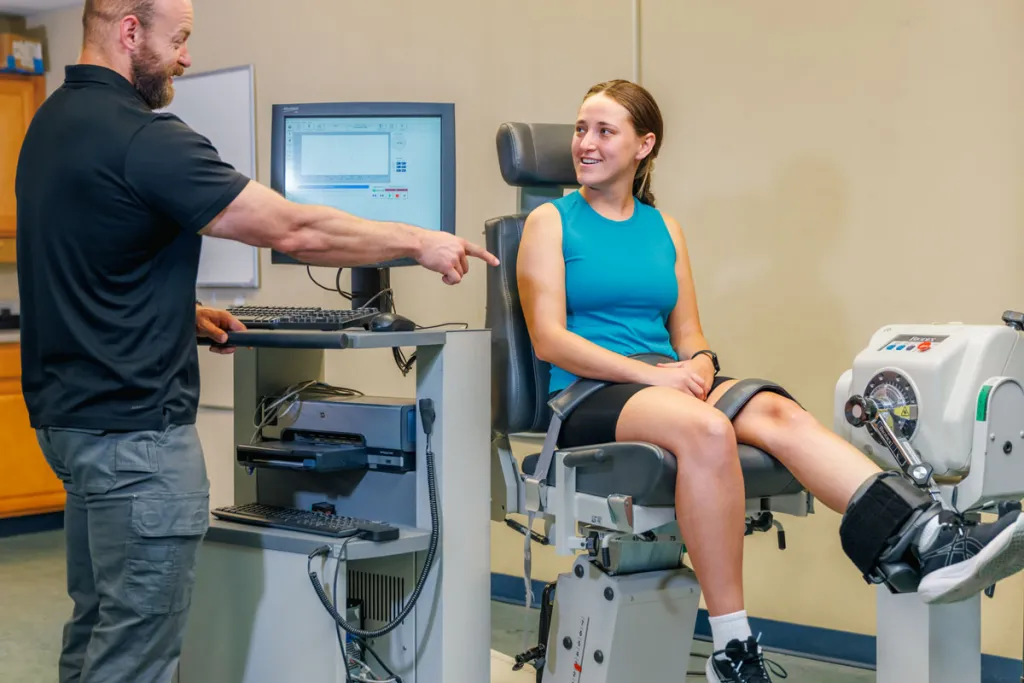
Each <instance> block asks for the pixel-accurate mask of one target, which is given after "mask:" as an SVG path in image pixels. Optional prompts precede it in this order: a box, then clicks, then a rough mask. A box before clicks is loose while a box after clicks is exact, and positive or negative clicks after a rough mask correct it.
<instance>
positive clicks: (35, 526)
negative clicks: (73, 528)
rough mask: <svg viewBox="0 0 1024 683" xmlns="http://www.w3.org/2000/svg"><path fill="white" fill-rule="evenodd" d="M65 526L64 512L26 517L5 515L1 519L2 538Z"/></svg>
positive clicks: (53, 529)
mask: <svg viewBox="0 0 1024 683" xmlns="http://www.w3.org/2000/svg"><path fill="white" fill-rule="evenodd" d="M63 528H64V513H63V512H51V513H49V514H45V515H28V516H26V517H5V518H3V519H0V538H4V537H6V536H20V535H21V534H35V533H39V532H40V531H55V530H57V529H63Z"/></svg>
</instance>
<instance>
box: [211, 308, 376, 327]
mask: <svg viewBox="0 0 1024 683" xmlns="http://www.w3.org/2000/svg"><path fill="white" fill-rule="evenodd" d="M227 311H228V313H230V314H231V315H233V316H235V317H236V318H238V319H239V320H240V321H241V322H242V324H243V325H245V326H246V328H248V329H250V330H321V331H331V330H347V329H350V328H353V327H363V326H365V325H366V324H367V323H369V322H370V320H371V319H372V318H373V317H374V316H375V315H377V314H378V313H380V311H379V310H378V309H376V308H320V307H319V306H234V307H231V308H228V309H227Z"/></svg>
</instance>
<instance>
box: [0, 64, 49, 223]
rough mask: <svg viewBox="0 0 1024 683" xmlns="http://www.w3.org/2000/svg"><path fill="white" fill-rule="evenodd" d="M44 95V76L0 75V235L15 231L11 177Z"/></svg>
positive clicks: (12, 181) (13, 174) (12, 178)
mask: <svg viewBox="0 0 1024 683" xmlns="http://www.w3.org/2000/svg"><path fill="white" fill-rule="evenodd" d="M45 96H46V80H45V78H44V77H43V76H18V75H15V74H0V237H13V236H14V234H15V226H16V222H15V212H16V208H17V207H16V203H15V200H14V176H15V172H16V171H17V169H18V154H19V153H20V152H21V142H22V140H23V139H24V138H25V131H27V130H28V124H29V122H30V121H31V120H32V116H33V115H34V114H35V113H36V109H38V108H39V105H40V104H42V103H43V99H44V98H45Z"/></svg>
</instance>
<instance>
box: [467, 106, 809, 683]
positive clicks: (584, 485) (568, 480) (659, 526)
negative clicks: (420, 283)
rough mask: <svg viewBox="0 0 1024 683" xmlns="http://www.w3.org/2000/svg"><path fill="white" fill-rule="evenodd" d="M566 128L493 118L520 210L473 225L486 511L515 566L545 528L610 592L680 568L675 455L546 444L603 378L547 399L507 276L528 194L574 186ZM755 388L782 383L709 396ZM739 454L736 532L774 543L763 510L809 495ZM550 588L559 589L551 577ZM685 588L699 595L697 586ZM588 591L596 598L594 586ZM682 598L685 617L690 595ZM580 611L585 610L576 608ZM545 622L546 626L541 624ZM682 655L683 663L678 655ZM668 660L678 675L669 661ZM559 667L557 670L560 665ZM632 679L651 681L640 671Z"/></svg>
mask: <svg viewBox="0 0 1024 683" xmlns="http://www.w3.org/2000/svg"><path fill="white" fill-rule="evenodd" d="M573 134H574V127H573V126H572V125H556V124H526V123H505V124H502V125H501V126H500V127H499V129H498V133H497V147H498V161H499V165H500V168H501V174H502V177H503V178H504V179H505V182H507V183H508V184H509V185H512V186H514V187H517V188H519V209H520V211H519V212H518V213H516V214H514V215H507V216H500V217H497V218H493V219H491V220H489V221H487V223H486V228H485V231H486V243H487V248H488V250H489V251H490V252H491V253H493V254H495V255H496V256H497V257H498V258H499V259H500V261H501V265H500V266H498V267H497V268H488V274H487V313H486V324H487V327H488V328H489V329H490V330H491V335H492V347H491V359H492V361H491V362H492V402H491V404H492V405H491V407H492V432H493V440H492V458H493V459H494V462H493V466H492V518H494V519H495V520H497V521H504V522H506V523H507V524H509V525H510V526H512V527H513V528H515V529H517V530H518V531H520V532H522V533H524V535H526V537H527V541H526V549H525V550H526V552H525V554H526V573H527V577H529V557H530V553H529V548H530V539H532V540H534V541H539V542H540V543H544V544H548V543H551V542H552V538H553V542H554V545H555V549H556V551H557V552H558V553H559V554H564V555H571V554H576V553H580V557H579V558H577V561H576V566H575V567H574V570H573V572H572V573H571V574H569V575H567V577H572V576H575V577H577V578H582V577H584V576H591V575H592V574H593V572H597V574H596V575H594V576H595V581H596V582H595V583H594V588H593V590H594V591H598V590H604V589H605V588H607V589H609V590H612V591H613V592H615V591H620V592H621V591H622V590H626V586H625V585H623V584H622V583H619V584H618V585H616V586H615V587H614V588H612V587H610V586H604V587H603V588H602V584H601V582H602V581H608V580H614V577H620V578H621V577H624V576H628V575H637V574H641V575H642V574H651V573H656V572H659V571H668V572H676V573H677V574H678V572H679V571H688V570H686V569H685V567H684V566H683V565H682V561H681V555H682V552H683V550H684V545H683V543H684V541H683V539H680V538H679V531H678V525H677V524H676V522H675V507H674V505H675V481H676V459H675V457H674V456H673V455H672V454H671V453H669V452H668V451H666V450H664V449H662V448H660V447H658V446H656V445H654V444H650V443H642V442H617V443H601V444H592V445H588V446H586V447H579V448H564V449H563V448H558V447H557V439H558V431H559V428H560V426H561V423H562V422H563V421H564V420H565V418H566V417H568V415H569V414H571V412H572V410H573V409H575V407H576V406H577V405H579V404H580V402H581V401H582V400H583V399H584V398H585V397H586V396H588V395H590V394H591V393H592V392H593V391H596V390H597V389H599V388H600V387H601V386H603V384H604V383H602V382H598V381H594V380H588V379H582V380H578V381H576V382H575V383H574V384H573V385H571V386H570V387H568V388H566V389H565V390H564V391H563V392H561V393H560V394H559V395H557V396H555V397H554V398H553V399H551V400H549V399H548V395H547V394H548V377H549V371H550V369H549V366H548V364H547V363H545V362H543V361H540V360H539V359H538V358H537V356H536V354H535V353H534V351H533V347H532V344H531V341H530V336H529V333H528V331H527V327H526V321H525V319H524V317H523V311H522V307H521V303H520V299H519V288H518V286H517V282H516V260H517V259H516V257H517V253H518V249H519V241H520V238H521V237H522V234H523V227H524V224H525V221H526V216H527V215H528V213H529V212H530V211H531V210H532V209H534V208H536V207H537V206H539V205H540V204H542V203H544V202H547V201H550V200H552V199H555V198H557V197H560V196H562V194H563V193H564V190H565V188H572V187H576V186H577V184H576V174H575V170H574V167H573V162H572V157H571V152H570V145H571V140H572V136H573ZM640 359H641V360H644V361H647V362H652V363H653V362H658V361H659V360H662V358H660V357H657V356H642V357H640ZM758 391H779V392H781V393H785V392H784V391H783V390H781V388H779V387H777V386H776V385H772V384H771V383H767V382H761V381H759V380H749V381H744V382H741V383H740V384H739V385H737V386H736V387H735V388H734V389H732V390H731V391H729V392H727V394H726V395H725V396H723V399H722V400H721V401H720V402H719V404H718V407H719V408H721V409H722V410H723V411H724V412H725V413H726V414H728V415H729V416H730V417H733V416H735V414H736V413H737V412H738V411H739V410H740V409H741V408H742V406H743V405H744V404H745V403H746V402H747V401H748V400H749V399H750V398H751V397H752V396H753V395H754V394H756V393H757V392H758ZM513 436H519V437H524V438H527V439H531V438H537V437H541V436H543V437H544V446H543V448H542V449H541V451H540V453H536V454H534V455H530V456H528V457H527V458H525V460H524V461H523V465H522V469H521V470H520V468H519V466H518V464H517V461H516V459H515V458H514V457H513V455H512V450H511V445H510V444H511V442H510V437H513ZM739 455H740V462H741V465H742V469H743V477H744V483H745V486H746V498H747V510H748V521H747V531H748V533H751V532H753V531H768V530H770V529H771V528H772V527H773V526H774V527H777V528H778V529H779V541H780V547H784V536H783V531H782V527H781V525H780V524H779V523H778V521H777V520H776V519H774V517H773V512H784V513H787V514H793V515H799V516H804V515H807V514H809V513H810V512H812V502H813V501H812V499H811V497H810V496H809V494H808V493H807V492H806V491H805V490H804V489H803V487H802V486H801V485H800V484H799V482H797V481H796V479H795V478H794V477H793V476H792V475H791V474H790V473H789V471H788V470H786V468H784V467H783V466H782V465H781V464H780V463H779V462H778V461H777V460H776V459H774V458H773V457H771V456H770V455H769V454H767V453H764V452H762V451H760V450H758V449H756V448H753V447H750V446H746V445H741V446H740V447H739ZM517 513H518V514H522V515H527V517H528V520H529V524H528V525H526V526H524V525H522V524H521V523H519V522H517V521H515V520H514V519H513V518H511V517H510V515H513V514H517ZM534 518H540V519H542V520H543V522H544V526H545V533H544V534H540V533H538V532H536V531H535V530H534V529H533V520H534ZM677 574H673V576H676V575H677ZM663 578H664V577H663ZM598 579H600V580H598ZM559 580H560V581H561V580H562V578H560V579H559ZM665 580H667V579H665ZM688 581H689V582H690V583H689V584H688V585H690V587H691V589H693V587H694V586H696V581H695V580H694V579H693V577H692V573H691V574H690V575H689V579H688ZM663 585H666V586H667V585H668V584H664V583H663ZM558 590H559V592H560V593H565V591H564V590H563V589H562V588H561V584H559V589H558ZM691 592H692V593H696V594H697V595H698V596H699V588H696V589H693V590H692V591H691ZM594 595H595V596H597V597H596V600H597V602H598V603H600V602H601V599H600V597H599V596H600V595H601V593H600V592H596V593H594ZM605 595H607V593H605ZM561 597H562V598H563V599H564V598H565V597H566V596H565V595H562V596H561ZM691 597H692V596H691ZM577 602H579V603H580V604H579V605H577V606H576V607H574V608H572V609H574V610H576V611H574V612H573V613H574V614H576V613H577V612H579V611H580V610H583V611H584V612H585V611H586V610H587V609H589V608H586V607H584V606H583V605H584V604H586V603H587V602H589V599H587V598H584V597H580V598H579V599H578V600H577ZM687 604H688V605H689V604H690V603H687ZM550 607H551V605H547V604H545V605H542V608H550ZM691 607H692V610H690V611H692V616H693V618H695V616H696V609H697V607H696V602H693V603H692V605H691ZM559 609H560V610H561V611H562V612H565V610H566V609H567V607H566V605H565V604H564V603H563V602H562V601H560V605H559ZM687 609H689V608H687ZM683 611H684V612H686V613H687V614H689V611H687V610H683ZM669 612H671V613H672V616H671V617H669V616H666V615H661V616H662V617H664V618H665V620H666V623H667V624H669V626H667V627H666V628H668V629H669V632H671V633H672V634H673V635H672V637H683V638H685V639H686V640H684V642H689V640H688V639H689V638H690V637H692V633H693V630H692V628H693V624H692V620H691V619H686V618H684V619H683V620H682V621H683V624H682V627H681V628H682V629H683V630H682V632H679V631H678V628H680V626H679V624H678V622H679V618H678V617H679V614H680V608H679V606H678V605H677V606H676V607H675V608H673V609H670V610H669ZM585 616H588V617H593V616H595V615H593V614H591V613H589V612H588V613H587V614H586V615H585ZM644 619H646V620H648V621H649V622H650V623H651V624H656V623H657V621H658V619H659V615H657V614H650V613H645V614H644ZM612 621H613V622H614V621H615V619H614V618H612ZM544 622H545V620H544V619H542V623H544ZM687 624H689V627H688V628H689V630H688V631H687ZM548 625H549V626H550V627H551V628H555V625H554V624H553V623H550V624H548ZM542 630H543V628H542ZM551 637H552V643H556V642H558V643H560V642H562V641H561V640H559V639H558V638H559V637H560V636H558V634H557V632H556V633H553V634H552V636H551ZM566 637H568V636H566ZM545 641H546V634H543V633H542V637H541V642H540V644H539V650H544V649H545V647H546V646H545ZM595 642H596V641H595ZM622 642H623V641H622V638H621V637H620V638H619V639H618V641H617V643H618V645H616V650H617V652H618V653H619V659H621V660H623V661H625V660H628V659H629V656H630V655H627V654H626V652H625V649H628V648H625V649H624V648H623V646H622ZM682 644H683V643H680V642H678V641H677V642H675V643H673V644H672V645H671V646H670V648H677V649H679V648H680V646H681V645H682ZM608 647H612V645H611V644H608ZM641 650H643V651H647V650H648V648H646V647H645V648H641ZM605 652H606V653H607V652H608V650H605ZM533 654H534V655H537V656H538V657H539V659H538V661H539V662H540V666H543V663H544V661H545V660H546V661H547V663H548V671H549V673H550V672H552V671H555V672H557V671H559V668H558V666H557V665H554V664H553V663H552V655H553V654H554V653H553V652H552V651H551V650H550V649H549V650H548V652H547V655H546V656H545V655H544V654H543V652H541V653H540V654H539V655H538V653H536V652H535V653H533ZM526 658H527V659H531V658H532V657H530V656H527V657H526ZM673 661H674V658H673ZM677 664H678V663H673V664H672V666H677ZM682 666H683V667H685V666H686V664H685V660H684V662H683V663H682ZM672 670H674V671H675V672H676V674H675V675H676V677H677V678H678V677H679V673H678V672H679V671H680V669H679V668H675V669H672ZM560 671H561V672H565V671H567V669H566V668H565V666H564V665H563V666H562V668H561V669H560ZM562 675H565V674H564V673H562V674H559V673H556V674H555V680H556V681H561V680H563V679H562V678H560V676H562ZM618 675H626V676H628V675H629V674H628V671H627V669H621V670H619V674H618ZM644 678H645V679H647V680H661V679H659V678H658V677H657V676H655V677H654V678H651V677H650V676H648V675H646V673H645V675H644ZM565 680H568V678H566V679H565ZM588 680H589V679H588ZM607 680H609V681H610V680H627V678H620V679H615V678H613V677H611V675H610V674H609V678H607Z"/></svg>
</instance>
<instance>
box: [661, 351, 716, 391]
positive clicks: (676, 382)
mask: <svg viewBox="0 0 1024 683" xmlns="http://www.w3.org/2000/svg"><path fill="white" fill-rule="evenodd" d="M701 358H705V356H698V357H697V358H694V359H691V360H683V361H673V362H671V363H658V364H657V365H653V366H651V370H652V372H651V373H650V377H649V378H648V382H647V383H648V384H653V385H654V386H663V387H672V388H673V389H676V390H678V391H681V392H683V393H684V394H689V395H690V396H693V397H694V398H699V399H700V400H702V401H704V400H706V399H707V397H708V392H709V390H710V389H711V384H712V382H713V381H714V378H715V371H714V368H713V367H711V363H710V361H708V362H707V363H704V362H702V361H701V360H700V359H701ZM705 360H707V359H706V358H705Z"/></svg>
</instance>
